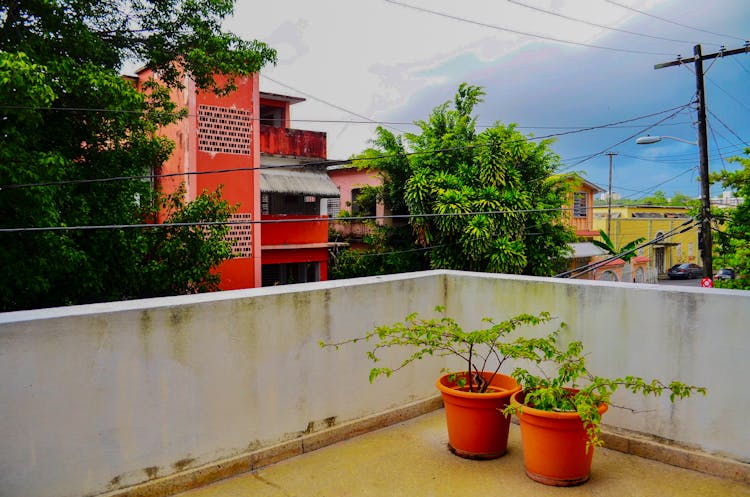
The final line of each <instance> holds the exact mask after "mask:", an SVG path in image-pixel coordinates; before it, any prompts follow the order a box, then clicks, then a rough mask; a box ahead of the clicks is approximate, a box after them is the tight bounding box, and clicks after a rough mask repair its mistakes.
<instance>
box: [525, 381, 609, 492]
mask: <svg viewBox="0 0 750 497" xmlns="http://www.w3.org/2000/svg"><path fill="white" fill-rule="evenodd" d="M511 404H512V405H513V406H518V405H519V404H520V405H521V410H520V411H519V412H518V414H517V415H518V419H519V421H520V425H521V445H522V447H523V461H524V465H525V466H526V474H527V475H528V476H529V478H531V479H532V480H535V481H538V482H540V483H544V484H545V485H554V486H558V487H570V486H573V485H580V484H581V483H584V482H585V481H587V480H588V479H589V476H590V474H591V460H592V458H593V456H594V447H589V448H588V450H586V443H587V441H588V436H587V435H586V430H585V429H584V426H583V422H582V421H581V418H580V417H579V416H578V413H575V412H552V411H541V410H539V409H534V408H533V407H529V406H525V405H522V404H523V392H518V393H515V394H514V395H513V396H512V397H511ZM606 410H607V406H606V404H602V405H601V406H600V407H599V414H604V412H605V411H606Z"/></svg>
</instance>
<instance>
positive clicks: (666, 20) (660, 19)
mask: <svg viewBox="0 0 750 497" xmlns="http://www.w3.org/2000/svg"><path fill="white" fill-rule="evenodd" d="M604 1H605V2H607V3H611V4H612V5H617V6H618V7H622V8H623V9H626V10H629V11H631V12H637V13H638V14H642V15H644V16H647V17H651V18H653V19H658V20H659V21H662V22H666V23H669V24H674V25H675V26H680V27H681V28H687V29H692V30H694V31H700V32H701V33H708V34H711V35H714V36H719V37H721V38H733V39H735V40H739V41H746V40H745V39H744V38H740V37H737V36H732V35H727V34H722V33H716V32H713V31H709V30H707V29H702V28H696V27H694V26H688V25H687V24H682V23H679V22H677V21H673V20H671V19H666V18H664V17H659V16H657V15H654V14H650V13H648V12H644V11H642V10H638V9H636V8H633V7H629V6H627V5H623V4H621V3H619V2H615V1H614V0H604Z"/></svg>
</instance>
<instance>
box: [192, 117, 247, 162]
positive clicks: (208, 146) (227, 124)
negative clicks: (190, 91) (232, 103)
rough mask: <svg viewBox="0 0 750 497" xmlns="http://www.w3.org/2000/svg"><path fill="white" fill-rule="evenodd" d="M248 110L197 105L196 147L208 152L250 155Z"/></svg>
mask: <svg viewBox="0 0 750 497" xmlns="http://www.w3.org/2000/svg"><path fill="white" fill-rule="evenodd" d="M251 141H252V124H251V116H250V111H249V110H243V109H235V108H231V107H218V106H215V105H201V106H199V107H198V149H199V150H201V151H202V152H208V153H222V154H235V155H250V154H251V150H250V144H251Z"/></svg>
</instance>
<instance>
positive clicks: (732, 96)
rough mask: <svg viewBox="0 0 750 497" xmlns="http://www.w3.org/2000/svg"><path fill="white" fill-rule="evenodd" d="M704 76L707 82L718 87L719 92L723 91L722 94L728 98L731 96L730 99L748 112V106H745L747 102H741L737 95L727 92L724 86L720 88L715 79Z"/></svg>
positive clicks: (749, 109)
mask: <svg viewBox="0 0 750 497" xmlns="http://www.w3.org/2000/svg"><path fill="white" fill-rule="evenodd" d="M704 77H705V78H706V79H707V80H708V82H709V83H711V84H712V85H714V86H715V87H716V88H718V89H719V90H721V92H722V93H724V95H726V96H728V97H729V98H731V99H732V100H734V101H735V102H737V103H738V104H739V105H740V106H742V107H743V108H744V109H745V110H746V111H748V112H750V107H748V106H747V104H745V103H744V102H742V101H741V100H740V99H738V98H737V97H735V96H734V95H732V94H731V93H729V92H728V91H727V90H725V89H724V88H722V87H721V86H720V85H719V83H717V82H716V81H714V80H713V79H711V78H709V77H708V76H704Z"/></svg>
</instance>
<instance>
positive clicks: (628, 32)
mask: <svg viewBox="0 0 750 497" xmlns="http://www.w3.org/2000/svg"><path fill="white" fill-rule="evenodd" d="M506 1H507V2H510V3H512V4H514V5H518V6H520V7H525V8H527V9H531V10H535V11H537V12H542V13H544V14H549V15H552V16H556V17H560V18H562V19H567V20H569V21H573V22H580V23H583V24H587V25H589V26H593V27H595V28H602V29H607V30H610V31H616V32H618V33H625V34H629V35H634V36H642V37H644V38H651V39H653V40H662V41H673V42H676V43H688V44H691V45H695V44H696V42H693V41H690V40H678V39H675V38H665V37H663V36H656V35H650V34H646V33H638V32H636V31H628V30H627V29H620V28H613V27H612V26H607V25H605V24H597V23H595V22H591V21H587V20H585V19H580V18H578V17H572V16H567V15H565V14H562V13H560V12H555V11H553V10H546V9H543V8H541V7H536V6H534V5H528V4H526V3H523V2H519V1H518V0H506ZM714 45H717V46H718V43H716V44H714Z"/></svg>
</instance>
